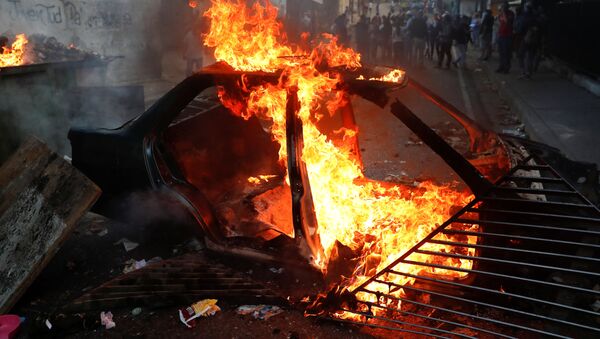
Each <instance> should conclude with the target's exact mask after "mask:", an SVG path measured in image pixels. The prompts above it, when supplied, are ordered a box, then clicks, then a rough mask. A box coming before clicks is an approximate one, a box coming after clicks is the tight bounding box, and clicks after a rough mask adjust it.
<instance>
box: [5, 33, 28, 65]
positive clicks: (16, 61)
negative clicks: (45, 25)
mask: <svg viewBox="0 0 600 339" xmlns="http://www.w3.org/2000/svg"><path fill="white" fill-rule="evenodd" d="M28 42H29V41H27V37H26V36H25V34H18V35H17V36H16V38H15V41H14V42H13V43H12V46H11V47H10V48H9V47H3V48H2V49H3V50H2V53H0V68H2V67H9V66H19V65H22V64H23V63H24V62H25V59H24V54H25V46H26V45H27V43H28Z"/></svg>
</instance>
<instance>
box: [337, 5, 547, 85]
mask: <svg viewBox="0 0 600 339" xmlns="http://www.w3.org/2000/svg"><path fill="white" fill-rule="evenodd" d="M347 17H348V15H347V13H344V14H342V15H340V16H338V17H337V18H336V20H335V22H334V24H333V26H332V30H333V31H334V33H335V34H336V35H338V37H340V41H341V42H342V43H345V44H349V42H350V41H351V40H352V39H351V35H352V33H353V35H354V37H353V38H354V39H353V40H354V42H355V44H356V48H357V50H358V51H359V52H360V53H361V55H362V56H363V59H364V60H365V61H366V62H369V63H393V64H395V65H398V66H402V67H407V66H416V67H424V65H425V60H427V59H429V60H430V61H432V62H433V64H434V65H435V66H436V67H439V68H446V69H449V68H450V66H451V65H454V66H455V67H459V68H465V67H466V53H467V48H468V47H469V46H471V47H472V48H475V49H479V50H480V55H479V60H481V61H488V60H489V59H490V57H491V56H492V53H493V52H494V51H497V52H498V59H499V64H498V68H497V70H496V71H497V72H498V73H509V71H510V68H511V61H512V59H513V55H516V58H517V60H518V63H519V66H520V68H521V71H522V75H521V76H522V77H523V78H530V77H531V76H532V74H533V73H534V71H535V69H536V68H537V65H538V64H539V62H540V59H541V56H542V51H543V45H544V39H543V37H544V34H545V29H546V17H545V15H544V13H543V10H542V9H541V8H534V7H533V5H532V3H531V2H528V3H526V4H525V5H523V6H520V7H517V8H515V11H514V12H513V10H512V9H510V7H509V5H508V2H505V3H503V4H502V5H501V6H500V8H498V12H497V15H496V16H494V15H493V14H492V11H491V10H489V9H488V10H485V11H483V12H476V13H474V14H473V15H472V16H471V17H469V16H465V15H462V16H461V15H451V14H450V13H448V12H443V13H424V11H423V10H422V9H414V10H407V11H394V10H393V9H392V10H390V12H389V13H388V14H387V15H380V14H379V12H376V13H375V15H373V16H372V17H370V18H369V17H367V15H362V16H361V17H360V19H359V20H358V22H357V23H356V24H355V25H353V26H350V28H351V29H348V24H347V23H348V20H347Z"/></svg>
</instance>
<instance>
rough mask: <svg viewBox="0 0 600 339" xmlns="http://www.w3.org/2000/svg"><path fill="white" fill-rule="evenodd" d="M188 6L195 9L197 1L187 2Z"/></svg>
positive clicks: (190, 0)
mask: <svg viewBox="0 0 600 339" xmlns="http://www.w3.org/2000/svg"><path fill="white" fill-rule="evenodd" d="M188 6H190V7H191V8H196V7H198V1H196V0H189V1H188Z"/></svg>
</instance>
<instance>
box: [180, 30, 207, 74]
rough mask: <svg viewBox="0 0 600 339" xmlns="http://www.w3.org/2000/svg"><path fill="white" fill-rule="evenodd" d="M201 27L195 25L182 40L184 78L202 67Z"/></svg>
mask: <svg viewBox="0 0 600 339" xmlns="http://www.w3.org/2000/svg"><path fill="white" fill-rule="evenodd" d="M202 28H203V27H202V25H201V24H199V23H195V24H194V26H193V27H192V28H191V29H190V30H189V31H188V32H187V34H186V35H185V37H184V38H183V44H184V51H183V58H184V59H185V60H186V63H187V67H186V73H185V74H186V76H190V75H192V74H194V72H196V70H198V69H199V68H201V67H202V53H203V50H202Z"/></svg>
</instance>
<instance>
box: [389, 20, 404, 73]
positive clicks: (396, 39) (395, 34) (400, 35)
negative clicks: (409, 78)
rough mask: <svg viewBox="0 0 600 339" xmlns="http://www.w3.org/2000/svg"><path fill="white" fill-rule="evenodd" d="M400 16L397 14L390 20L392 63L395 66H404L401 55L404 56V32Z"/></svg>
mask: <svg viewBox="0 0 600 339" xmlns="http://www.w3.org/2000/svg"><path fill="white" fill-rule="evenodd" d="M403 24H404V23H403V21H402V16H401V15H398V16H396V17H395V19H394V20H393V21H392V25H393V28H392V46H393V49H394V51H393V52H394V65H396V66H401V65H402V66H404V64H403V60H402V59H403V56H404V32H403V31H402V28H403V26H404V25H403Z"/></svg>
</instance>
